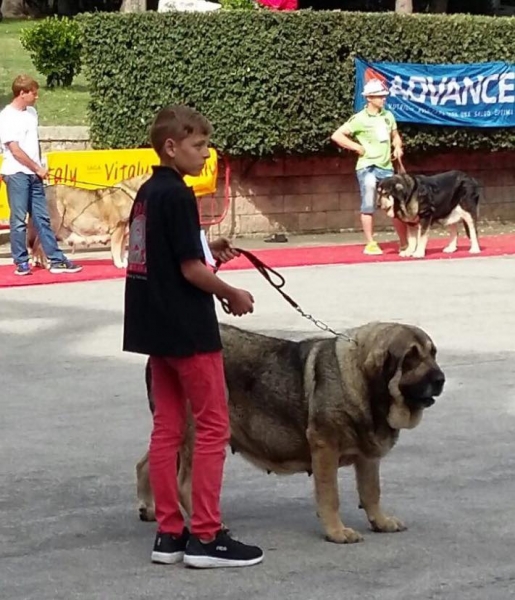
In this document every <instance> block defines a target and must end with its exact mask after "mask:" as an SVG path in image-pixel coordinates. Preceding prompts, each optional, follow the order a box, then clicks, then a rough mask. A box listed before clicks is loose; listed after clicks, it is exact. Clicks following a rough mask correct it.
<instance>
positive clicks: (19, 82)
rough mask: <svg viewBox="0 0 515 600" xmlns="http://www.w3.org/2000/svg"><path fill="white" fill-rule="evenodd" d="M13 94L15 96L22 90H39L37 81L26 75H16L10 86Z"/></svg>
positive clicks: (26, 91)
mask: <svg viewBox="0 0 515 600" xmlns="http://www.w3.org/2000/svg"><path fill="white" fill-rule="evenodd" d="M11 89H12V91H13V96H14V97H15V98H17V97H18V96H19V95H20V94H21V93H22V92H25V93H26V94H27V93H28V92H35V91H36V90H39V83H38V82H37V81H36V80H35V79H33V78H32V77H29V76H28V75H18V77H16V79H15V80H14V81H13V84H12V86H11Z"/></svg>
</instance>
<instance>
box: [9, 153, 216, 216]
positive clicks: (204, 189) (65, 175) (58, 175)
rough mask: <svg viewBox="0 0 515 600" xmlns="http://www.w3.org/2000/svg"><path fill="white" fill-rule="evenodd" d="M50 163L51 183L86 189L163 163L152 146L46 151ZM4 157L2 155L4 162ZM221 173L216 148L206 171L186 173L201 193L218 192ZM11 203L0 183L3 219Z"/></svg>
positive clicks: (128, 177)
mask: <svg viewBox="0 0 515 600" xmlns="http://www.w3.org/2000/svg"><path fill="white" fill-rule="evenodd" d="M43 158H44V160H45V161H46V165H47V166H48V170H49V176H48V184H49V185H55V184H65V185H69V186H72V187H80V188H85V189H99V188H101V187H106V186H110V185H115V184H117V183H120V182H121V181H124V180H125V179H131V178H132V177H137V176H139V175H143V174H145V173H150V172H151V169H152V167H153V166H154V165H157V164H159V159H158V157H157V155H156V153H155V152H154V151H153V150H151V149H137V150H70V151H56V152H48V153H47V154H45V155H44V157H43ZM1 163H2V157H1V155H0V165H1ZM217 177H218V156H217V154H216V151H215V150H213V149H212V148H211V149H210V151H209V158H208V159H207V161H206V164H205V166H204V169H203V170H202V173H201V174H200V175H199V176H198V177H188V176H187V177H185V181H186V183H187V184H188V185H190V186H192V187H193V190H194V191H195V194H196V196H197V197H200V196H206V195H208V194H214V193H215V191H216V180H217ZM8 219H9V206H8V204H7V195H6V192H5V184H4V183H0V221H4V222H5V221H8Z"/></svg>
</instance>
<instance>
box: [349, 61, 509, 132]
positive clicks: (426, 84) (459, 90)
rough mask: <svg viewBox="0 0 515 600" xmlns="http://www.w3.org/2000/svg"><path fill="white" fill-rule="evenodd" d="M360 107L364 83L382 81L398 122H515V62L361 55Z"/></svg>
mask: <svg viewBox="0 0 515 600" xmlns="http://www.w3.org/2000/svg"><path fill="white" fill-rule="evenodd" d="M355 65H356V87H355V96H354V108H355V110H356V111H358V110H361V109H362V108H363V107H364V105H365V99H364V98H363V96H362V92H363V87H364V84H365V83H366V82H367V81H370V80H371V79H380V80H382V81H383V82H384V83H385V84H386V85H387V86H388V89H389V90H390V96H389V97H388V100H387V103H386V107H387V108H388V109H389V110H391V111H392V112H393V114H394V116H395V118H396V119H397V120H398V121H401V122H407V123H422V124H425V125H446V126H451V127H515V65H512V64H508V63H504V62H489V63H471V64H458V65H426V64H415V63H413V64H412V63H390V62H373V63H371V62H366V61H364V60H362V59H360V58H356V59H355Z"/></svg>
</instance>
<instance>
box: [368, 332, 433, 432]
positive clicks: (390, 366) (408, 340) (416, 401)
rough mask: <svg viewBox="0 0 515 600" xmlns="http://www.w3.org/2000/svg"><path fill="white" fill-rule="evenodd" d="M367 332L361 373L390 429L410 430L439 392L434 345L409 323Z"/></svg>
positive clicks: (423, 333) (425, 335)
mask: <svg viewBox="0 0 515 600" xmlns="http://www.w3.org/2000/svg"><path fill="white" fill-rule="evenodd" d="M371 333H372V335H371V339H370V345H369V348H368V353H367V357H366V360H365V372H366V373H367V375H368V377H369V378H370V381H371V382H372V384H373V387H374V388H375V394H376V396H377V402H378V405H377V406H376V409H377V410H378V411H379V414H381V415H383V417H384V418H386V421H387V422H388V424H389V426H390V427H392V429H412V428H413V427H416V426H417V425H418V423H419V422H420V419H421V418H422V413H423V411H424V409H426V408H429V407H430V406H432V405H433V404H434V402H435V398H436V397H437V396H440V394H441V393H442V391H443V387H444V383H445V375H444V373H443V371H442V369H441V368H440V366H439V365H438V363H437V362H436V347H435V345H434V343H433V341H432V340H431V338H430V337H429V336H428V335H427V333H425V332H424V331H423V330H422V329H419V328H418V327H413V326H411V325H403V324H397V323H382V324H378V325H377V329H376V330H375V331H372V332H371Z"/></svg>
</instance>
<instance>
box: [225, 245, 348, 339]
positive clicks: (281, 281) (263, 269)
mask: <svg viewBox="0 0 515 600" xmlns="http://www.w3.org/2000/svg"><path fill="white" fill-rule="evenodd" d="M234 250H236V251H237V252H239V253H240V254H241V255H242V256H244V257H245V258H246V259H247V260H248V261H249V262H250V263H251V264H252V266H253V267H254V268H255V269H256V270H257V271H258V273H259V274H260V275H262V276H263V277H264V278H265V279H266V281H267V282H268V283H269V284H270V285H271V286H272V287H273V288H274V289H275V290H277V291H278V292H279V293H280V294H281V296H282V297H283V298H284V299H285V300H286V302H288V304H289V305H290V306H291V307H292V308H294V309H295V310H296V311H297V312H298V313H299V314H300V315H301V316H302V317H304V318H305V319H307V320H308V321H311V323H313V325H315V327H318V329H321V330H322V331H327V332H329V333H332V334H333V335H335V336H337V337H341V338H343V339H345V340H347V341H348V342H353V343H354V344H356V343H357V342H356V340H355V339H354V338H352V337H350V336H349V335H348V334H346V333H338V332H337V331H335V330H334V329H332V328H331V327H329V325H327V324H326V323H324V322H323V321H320V319H316V318H315V317H313V315H310V314H309V313H307V312H305V311H304V310H302V308H301V307H300V306H299V304H298V303H297V302H296V301H295V300H294V299H293V298H292V297H291V296H289V295H288V294H287V293H286V292H285V291H284V290H283V289H282V288H283V287H284V286H285V284H286V279H285V278H284V277H283V276H282V275H281V274H280V273H279V272H278V271H276V270H275V269H272V267H269V266H268V265H267V264H265V263H264V262H263V261H262V260H261V259H259V258H258V257H257V256H256V255H255V254H252V252H249V251H248V250H243V249H242V248H234ZM221 265H222V263H221V262H220V261H217V262H216V265H215V273H216V272H217V271H218V270H219V269H220V267H221ZM274 278H275V281H274ZM221 303H222V308H223V310H224V312H226V313H227V314H231V311H230V309H229V303H228V302H227V300H226V299H225V298H224V299H222V301H221Z"/></svg>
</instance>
